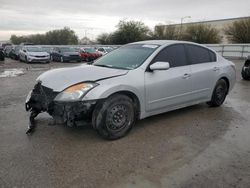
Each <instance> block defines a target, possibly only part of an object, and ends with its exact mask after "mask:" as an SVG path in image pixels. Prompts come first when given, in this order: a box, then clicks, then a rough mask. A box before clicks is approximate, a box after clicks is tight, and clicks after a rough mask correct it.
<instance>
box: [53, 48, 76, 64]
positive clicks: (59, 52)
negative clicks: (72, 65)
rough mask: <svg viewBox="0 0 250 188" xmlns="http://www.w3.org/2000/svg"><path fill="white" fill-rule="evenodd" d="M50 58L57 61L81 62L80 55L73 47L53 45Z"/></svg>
mask: <svg viewBox="0 0 250 188" xmlns="http://www.w3.org/2000/svg"><path fill="white" fill-rule="evenodd" d="M51 60H52V61H58V62H70V61H77V62H81V56H80V53H79V52H78V51H77V50H76V49H75V48H73V47H55V48H53V50H52V52H51Z"/></svg>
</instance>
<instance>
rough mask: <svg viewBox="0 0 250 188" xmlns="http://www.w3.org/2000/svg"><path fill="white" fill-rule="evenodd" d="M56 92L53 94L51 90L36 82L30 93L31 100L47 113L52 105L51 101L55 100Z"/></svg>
mask: <svg viewBox="0 0 250 188" xmlns="http://www.w3.org/2000/svg"><path fill="white" fill-rule="evenodd" d="M57 94H58V92H54V91H53V90H52V89H51V88H48V87H45V86H43V85H42V84H41V82H38V83H37V84H36V85H35V87H34V89H33V92H32V96H33V99H34V100H35V102H36V103H39V104H40V105H41V107H42V109H43V110H47V111H49V110H50V108H51V107H52V105H53V100H54V99H55V97H56V95H57Z"/></svg>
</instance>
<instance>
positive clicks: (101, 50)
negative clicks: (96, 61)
mask: <svg viewBox="0 0 250 188" xmlns="http://www.w3.org/2000/svg"><path fill="white" fill-rule="evenodd" d="M112 50H113V48H111V47H98V48H97V51H98V52H99V53H101V54H102V55H105V54H107V53H109V52H111V51H112Z"/></svg>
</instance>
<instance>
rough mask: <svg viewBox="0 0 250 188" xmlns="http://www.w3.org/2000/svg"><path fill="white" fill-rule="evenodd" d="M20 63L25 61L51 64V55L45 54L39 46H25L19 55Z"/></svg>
mask: <svg viewBox="0 0 250 188" xmlns="http://www.w3.org/2000/svg"><path fill="white" fill-rule="evenodd" d="M19 58H20V61H24V62H26V63H34V62H41V63H49V62H50V55H49V53H47V52H45V50H43V49H42V48H41V47H38V46H23V47H22V48H21V49H20V53H19Z"/></svg>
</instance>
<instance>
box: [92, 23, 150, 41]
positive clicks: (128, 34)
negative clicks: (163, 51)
mask: <svg viewBox="0 0 250 188" xmlns="http://www.w3.org/2000/svg"><path fill="white" fill-rule="evenodd" d="M116 27H117V29H116V30H115V31H114V32H112V33H102V34H100V35H99V36H98V37H97V41H98V43H101V44H127V43H130V42H136V41H142V40H147V39H150V38H151V37H152V33H151V31H150V29H149V28H148V27H147V26H146V25H145V24H144V23H142V22H139V21H124V20H122V21H120V22H119V23H118V25H117V26H116Z"/></svg>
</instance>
